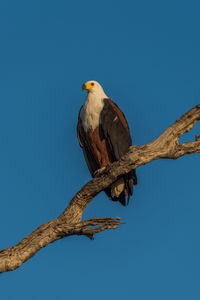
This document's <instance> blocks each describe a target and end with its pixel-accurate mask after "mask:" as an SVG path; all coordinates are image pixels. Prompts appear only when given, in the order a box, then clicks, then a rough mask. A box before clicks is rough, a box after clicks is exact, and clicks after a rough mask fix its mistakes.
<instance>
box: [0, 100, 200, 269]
mask: <svg viewBox="0 0 200 300" xmlns="http://www.w3.org/2000/svg"><path fill="white" fill-rule="evenodd" d="M198 120H200V105H197V106H195V107H194V108H192V109H191V110H190V111H188V112H187V113H186V114H184V115H183V116H182V117H181V118H180V119H178V120H177V121H176V122H175V123H174V124H172V125H171V126H170V127H168V128H167V129H166V130H165V131H164V132H163V133H162V134H161V135H160V136H159V137H158V138H157V139H155V140H154V141H152V142H150V143H148V144H146V145H142V146H131V147H130V149H129V151H128V153H127V154H126V155H124V156H123V157H122V158H121V159H120V160H119V161H117V162H114V163H113V164H111V165H109V166H108V167H107V168H106V169H105V170H104V172H103V173H102V174H100V175H98V177H96V178H94V179H93V180H91V181H90V182H88V183H87V184H86V185H85V186H84V187H83V188H82V189H81V190H80V191H79V192H78V193H77V194H76V195H75V196H74V198H73V199H72V200H71V201H70V203H69V205H68V207H67V208H66V209H65V211H64V212H63V213H62V214H61V215H60V216H59V217H58V218H57V219H54V220H52V221H49V222H47V223H45V224H43V225H41V226H39V227H38V228H37V229H36V230H34V231H33V232H32V233H31V234H29V235H28V236H26V237H25V238H24V239H23V240H22V241H21V242H19V243H18V244H17V245H15V246H13V247H11V248H7V249H4V250H2V251H0V273H3V272H6V271H13V270H15V269H16V268H18V267H19V266H20V265H22V264H23V263H24V262H25V261H27V260H28V259H30V258H31V257H32V256H33V255H35V254H36V253H37V252H38V251H39V250H40V249H41V248H43V247H46V246H47V245H48V244H50V243H53V242H55V241H56V240H58V239H61V238H64V237H67V236H70V235H85V236H87V237H89V238H90V239H93V236H94V234H96V233H98V232H101V231H104V230H106V229H116V228H118V226H119V225H120V224H121V221H120V220H121V219H120V218H96V217H95V218H93V219H90V220H86V221H82V214H83V212H84V210H85V208H86V207H87V205H88V204H89V203H90V201H92V199H93V198H94V197H95V196H96V195H97V194H98V193H100V192H101V191H103V190H104V189H105V188H106V187H108V186H109V185H110V184H112V183H113V182H114V181H115V180H116V179H117V178H118V176H120V175H122V174H126V173H128V172H130V170H132V169H136V168H138V167H140V166H142V165H144V164H147V163H149V162H151V161H153V160H156V159H159V158H169V159H177V158H179V157H181V156H183V155H187V154H192V153H199V152H200V136H199V135H197V136H196V141H192V142H189V143H179V137H180V136H181V135H182V134H183V133H185V132H188V131H189V130H191V129H192V127H193V126H194V125H195V124H196V122H197V121H198Z"/></svg>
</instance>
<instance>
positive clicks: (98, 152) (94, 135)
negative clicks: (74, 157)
mask: <svg viewBox="0 0 200 300" xmlns="http://www.w3.org/2000/svg"><path fill="white" fill-rule="evenodd" d="M82 89H83V90H86V91H87V97H86V100H85V103H84V104H83V106H82V107H81V109H80V112H79V117H78V125H77V135H78V140H79V144H80V146H81V147H82V150H83V153H84V156H85V160H86V163H87V165H88V168H89V170H90V173H91V175H92V177H94V176H95V174H96V172H98V170H99V169H100V170H101V169H104V168H105V167H106V166H107V165H109V164H111V163H112V162H114V161H117V160H119V159H120V158H121V156H123V155H124V154H125V153H126V152H127V151H128V149H129V147H130V146H131V145H132V140H131V136H130V130H129V126H128V123H127V120H126V118H125V116H124V114H123V112H122V111H121V110H120V109H119V107H118V106H117V104H116V103H114V102H113V101H112V100H111V99H109V98H108V97H107V96H106V94H105V93H104V90H103V88H102V87H101V85H100V84H99V83H98V82H96V81H94V80H92V81H87V82H86V83H84V84H83V85H82ZM135 184H137V177H136V172H135V170H132V171H130V172H129V173H128V174H125V175H122V176H120V177H119V178H118V179H117V181H116V182H114V183H113V184H111V186H109V187H108V188H106V189H105V190H104V191H105V193H106V194H107V195H108V197H109V198H110V199H111V200H113V201H119V202H120V203H121V204H122V205H124V206H125V205H126V203H127V204H128V202H129V197H130V195H132V194H133V185H135Z"/></svg>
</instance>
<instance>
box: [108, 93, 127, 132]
mask: <svg viewBox="0 0 200 300" xmlns="http://www.w3.org/2000/svg"><path fill="white" fill-rule="evenodd" d="M106 101H107V102H108V103H109V104H110V105H111V106H112V108H113V109H114V111H115V112H116V114H117V115H118V117H119V119H120V120H121V122H122V124H123V125H124V127H125V128H126V130H127V131H128V132H129V133H130V130H129V126H128V122H127V120H126V118H125V115H124V114H123V112H122V111H121V110H120V108H119V107H118V106H117V104H116V103H115V102H113V101H112V100H111V99H109V98H108V99H106Z"/></svg>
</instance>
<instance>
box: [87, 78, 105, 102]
mask: <svg viewBox="0 0 200 300" xmlns="http://www.w3.org/2000/svg"><path fill="white" fill-rule="evenodd" d="M82 89H83V90H86V91H87V93H88V95H89V94H90V95H91V94H92V95H94V96H97V97H100V98H107V96H106V94H105V93H104V90H103V88H102V86H101V85H100V84H99V83H98V82H97V81H95V80H90V81H87V82H86V83H84V84H83V85H82Z"/></svg>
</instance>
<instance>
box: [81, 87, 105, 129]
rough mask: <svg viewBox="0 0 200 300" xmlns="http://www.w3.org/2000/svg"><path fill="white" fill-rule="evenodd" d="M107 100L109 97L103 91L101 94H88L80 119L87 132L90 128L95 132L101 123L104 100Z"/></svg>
mask: <svg viewBox="0 0 200 300" xmlns="http://www.w3.org/2000/svg"><path fill="white" fill-rule="evenodd" d="M105 98H108V97H107V96H106V94H105V93H104V92H103V90H102V91H101V93H88V95H87V98H86V100H85V103H84V105H83V106H82V108H81V111H80V118H81V120H82V124H83V128H84V130H85V131H86V132H87V131H88V129H90V128H91V129H93V130H94V129H95V128H96V127H97V126H99V124H100V123H101V120H100V114H101V111H102V109H103V106H104V101H103V100H104V99H105Z"/></svg>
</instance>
